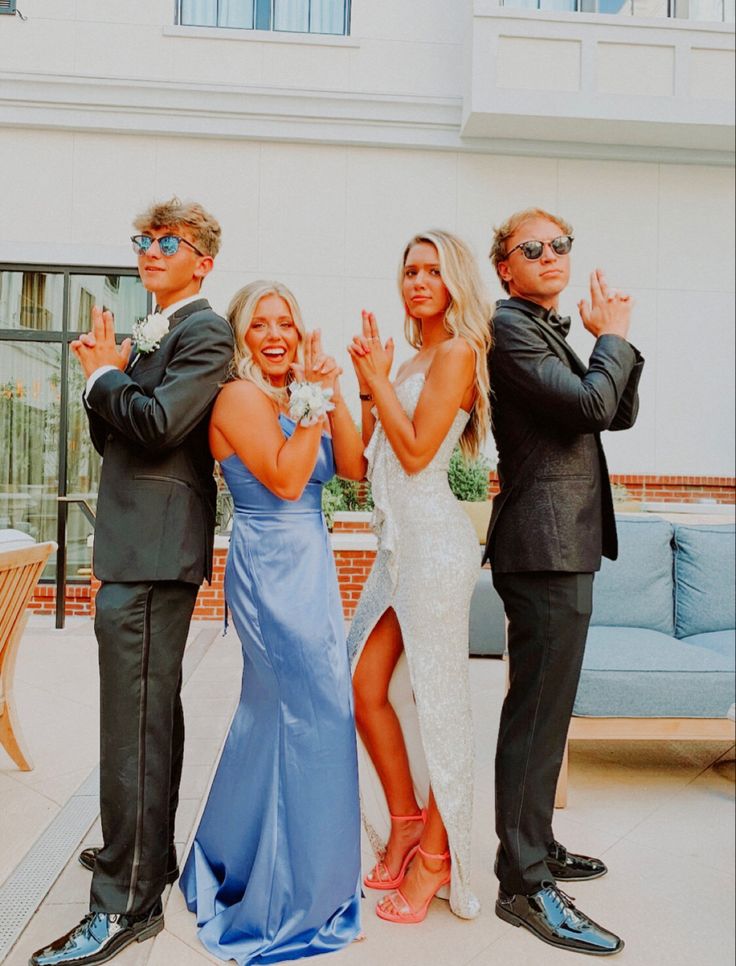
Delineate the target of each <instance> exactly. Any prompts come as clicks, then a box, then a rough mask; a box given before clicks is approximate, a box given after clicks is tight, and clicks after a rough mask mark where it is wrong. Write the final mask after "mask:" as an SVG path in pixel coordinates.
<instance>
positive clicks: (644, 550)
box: [590, 514, 674, 635]
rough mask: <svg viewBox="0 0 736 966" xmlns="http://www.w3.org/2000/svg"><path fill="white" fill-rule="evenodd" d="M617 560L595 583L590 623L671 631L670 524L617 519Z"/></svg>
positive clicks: (610, 562)
mask: <svg viewBox="0 0 736 966" xmlns="http://www.w3.org/2000/svg"><path fill="white" fill-rule="evenodd" d="M616 529H617V531H618V560H604V561H603V563H602V565H601V570H600V573H599V574H596V577H595V580H594V581H593V615H592V617H591V621H590V622H591V624H592V625H594V626H603V627H644V628H647V629H648V630H652V631H660V632H661V633H662V634H670V635H672V634H673V633H674V619H673V609H674V607H673V593H674V587H673V577H672V543H671V541H672V524H671V523H669V522H668V521H667V520H662V519H661V518H659V517H647V516H644V515H641V514H637V515H633V514H632V515H631V516H618V517H616Z"/></svg>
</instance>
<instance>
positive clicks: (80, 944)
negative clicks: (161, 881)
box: [28, 902, 164, 966]
mask: <svg viewBox="0 0 736 966" xmlns="http://www.w3.org/2000/svg"><path fill="white" fill-rule="evenodd" d="M163 928H164V916H163V912H162V910H161V903H160V902H158V903H156V905H155V906H154V908H153V909H152V910H151V911H150V912H149V913H147V914H146V915H143V916H127V915H110V914H109V913H106V912H90V913H88V914H87V915H86V916H85V917H84V919H82V921H81V922H80V923H79V925H78V926H75V927H74V929H72V930H71V932H68V933H67V934H66V935H65V936H62V937H61V938H60V939H57V940H56V941H55V942H53V943H51V944H50V945H49V946H45V947H44V948H43V949H39V950H37V951H36V952H35V953H34V954H33V955H32V956H31V958H30V959H29V961H28V966H98V964H99V963H107V962H109V961H110V960H111V959H112V958H113V957H114V956H117V954H118V953H119V952H120V951H121V950H122V949H125V947H126V946H129V945H130V944H131V943H133V942H138V943H142V942H143V941H144V940H145V939H151V938H152V937H153V936H155V935H157V933H160V932H161V930H162V929H163Z"/></svg>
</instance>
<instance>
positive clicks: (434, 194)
mask: <svg viewBox="0 0 736 966" xmlns="http://www.w3.org/2000/svg"><path fill="white" fill-rule="evenodd" d="M520 3H522V4H523V7H522V6H518V5H517V6H514V7H511V6H499V5H497V3H496V2H495V0H352V2H349V0H311V2H310V0H265V2H264V0H180V2H175V0H125V2H120V0H70V2H63V0H17V8H18V10H19V12H20V13H21V14H22V15H23V18H24V19H21V17H20V16H18V15H15V16H14V15H12V14H11V13H10V9H8V12H7V14H2V8H3V6H5V7H7V8H12V7H14V6H15V5H16V4H15V3H14V2H11V0H2V2H1V3H0V14H2V15H0V171H2V176H3V182H2V189H1V194H0V198H1V199H2V200H1V201H0V215H1V217H0V273H2V272H3V271H5V272H6V273H7V272H10V271H11V269H12V271H13V272H14V273H15V281H14V284H15V286H16V288H17V286H18V281H17V276H18V273H20V274H21V275H23V274H24V273H28V272H32V271H34V270H36V271H38V268H39V266H40V267H43V268H44V269H45V270H48V269H51V268H53V267H54V266H61V267H64V270H65V271H67V273H70V274H68V276H67V277H68V278H70V279H71V281H70V282H68V283H66V284H67V289H66V291H67V293H68V298H71V297H72V294H73V293H74V292H76V291H77V289H76V288H75V283H74V277H75V275H74V270H75V266H76V267H78V268H77V270H78V272H79V273H82V274H83V273H84V272H85V271H92V270H94V272H96V273H97V274H99V273H101V272H103V270H108V272H109V274H110V277H113V278H118V275H119V273H121V271H122V270H128V271H130V270H132V269H133V268H134V264H135V261H134V257H133V255H132V252H131V250H130V245H129V243H128V237H129V235H130V234H131V218H132V216H133V215H134V214H135V213H137V212H138V211H139V210H141V209H142V208H144V207H146V206H147V205H148V204H149V203H150V202H151V201H152V200H153V199H161V198H164V197H167V196H170V195H172V194H174V193H175V194H177V195H179V196H180V197H182V198H196V199H198V200H200V201H201V202H202V203H203V204H204V205H205V206H206V207H207V208H209V209H210V210H211V211H212V212H213V213H214V214H215V215H216V216H217V217H218V218H219V219H220V221H221V223H222V226H223V248H222V252H221V254H220V256H219V257H218V259H217V266H216V269H215V271H214V273H213V274H212V275H211V276H210V278H209V279H208V282H207V288H206V291H207V294H208V295H209V297H210V299H211V301H212V302H213V304H214V305H215V307H216V308H218V309H219V310H221V311H224V310H225V308H226V307H227V303H228V301H229V298H230V296H231V295H232V293H233V292H234V291H235V290H236V289H237V288H238V287H240V286H241V285H243V284H245V283H246V282H248V281H251V280H253V279H255V278H277V279H280V280H282V281H284V282H285V283H286V284H288V285H289V286H290V287H291V288H292V289H293V290H294V292H295V294H296V295H297V298H298V299H299V301H300V303H301V305H302V309H303V312H304V316H305V319H306V320H307V322H308V325H310V326H320V327H321V328H322V330H323V333H324V337H325V342H326V343H327V345H328V346H329V347H330V348H331V349H332V350H333V351H334V352H335V354H337V355H338V357H339V358H341V359H342V360H343V361H344V363H345V365H346V369H347V370H349V365H348V357H347V353H346V352H345V346H346V344H347V343H348V342H349V340H350V337H351V335H352V334H353V332H354V331H356V327H357V326H358V322H359V318H360V310H361V308H363V307H367V308H371V309H372V310H374V311H375V312H376V315H377V317H378V319H379V323H381V325H382V328H383V331H384V333H385V334H386V335H389V334H392V335H394V337H396V338H397V339H401V338H402V312H401V307H400V304H399V301H398V296H397V291H396V271H397V264H398V259H399V256H400V254H401V251H402V248H403V245H404V243H405V241H406V240H407V239H408V237H409V236H411V235H412V234H414V233H415V232H417V231H419V230H421V229H424V228H429V227H435V226H436V227H442V228H446V229H449V230H451V231H455V232H457V233H458V234H459V235H461V236H462V237H464V238H465V239H466V240H467V241H468V242H470V244H471V245H472V247H473V248H474V250H475V252H476V254H477V256H478V258H479V260H480V262H481V264H482V267H483V273H484V275H485V278H486V279H487V282H488V285H489V288H490V290H491V293H492V295H493V296H494V297H500V296H501V294H502V293H501V290H500V288H499V286H498V284H497V282H496V280H495V277H494V276H493V273H492V272H491V270H490V265H489V264H488V261H487V252H488V248H489V242H490V237H491V230H492V226H493V225H494V224H498V223H499V222H500V221H501V220H503V219H504V218H505V217H506V216H507V215H508V214H510V213H511V212H512V211H514V210H516V209H518V208H521V207H527V206H530V205H539V206H542V207H545V208H548V209H549V210H551V211H553V212H558V213H560V214H561V215H563V216H564V217H565V218H566V219H567V220H569V221H570V222H571V223H572V224H573V226H574V229H575V237H576V241H575V248H574V252H573V256H574V257H573V263H574V271H573V280H572V285H571V287H570V289H569V290H568V291H567V292H566V294H565V296H564V300H563V306H562V307H563V309H565V310H567V311H569V312H571V313H572V314H573V315H575V314H576V313H575V303H576V301H577V300H578V299H579V298H580V297H581V295H583V294H584V293H585V286H586V279H587V276H588V273H589V272H590V270H591V269H592V268H594V267H595V266H602V267H604V268H605V269H606V271H607V274H608V276H609V279H610V281H611V283H612V284H613V285H614V286H616V287H619V288H622V289H625V290H627V291H630V292H631V293H632V294H633V295H634V297H635V299H636V309H635V317H634V323H633V326H632V331H631V338H632V341H633V342H635V344H636V345H637V346H638V347H640V349H641V351H642V352H643V354H644V355H645V357H646V359H647V366H646V370H645V374H644V378H643V380H642V386H641V396H642V406H641V415H640V419H639V422H638V425H637V427H636V429H635V430H634V431H632V432H630V433H624V434H616V435H612V436H611V437H610V438H609V439H608V441H607V451H608V454H609V457H610V459H609V462H610V465H611V470H612V472H614V473H618V474H644V475H668V474H670V475H672V474H675V475H684V476H697V477H701V476H712V477H733V475H734V469H733V455H734V454H733V436H734V423H733V419H734V417H733V412H734V406H733V354H734V318H733V289H734V277H733V264H734V230H733V228H734V226H733V210H734V180H733V161H734V155H733V147H734V145H733V137H734V117H733V112H734V35H733V22H732V21H733V0H690V3H689V4H688V3H686V2H684V0H679V2H678V4H677V5H675V2H674V0H628V2H627V3H624V4H623V5H622V4H621V2H620V0H549V2H548V3H545V0H520ZM540 5H541V6H542V7H545V6H550V7H555V6H556V7H558V8H564V9H536V8H537V7H539V6H540ZM668 6H669V7H670V9H668ZM585 10H590V11H592V12H584V11H585ZM596 10H599V11H601V12H595V11H596ZM616 10H617V11H618V12H615V11H616ZM603 11H608V12H603ZM668 13H669V14H671V16H667V14H668ZM697 18H701V19H697ZM264 28H265V29H264ZM310 30H311V31H312V32H311V33H310V32H309V31H310ZM318 31H327V32H318ZM116 273H117V274H116ZM1 277H2V275H1V274H0V278H1ZM9 284H10V283H9V282H8V283H6V292H7V291H9V288H8V286H9ZM134 284H135V283H134V282H133V281H130V280H123V281H122V282H121V281H120V279H119V278H118V281H117V285H118V291H121V290H122V289H126V286H128V287H129V286H130V285H134ZM121 286H122V289H121ZM77 288H78V286H77ZM91 288H92V290H94V287H93V286H92V287H91ZM89 290H90V286H87V287H86V288H85V291H89ZM126 291H127V289H126ZM64 297H67V296H64ZM75 297H76V298H77V303H75V304H78V302H79V297H78V296H75ZM85 297H88V296H85ZM131 297H132V298H134V296H131V295H130V293H128V294H127V295H126V296H125V298H124V299H123V301H122V302H121V303H115V304H120V305H126V306H129V305H130V304H131V303H130V298H131ZM7 301H8V300H7V298H6V302H3V295H2V291H1V290H0V306H2V305H6V303H7ZM3 311H4V312H5V317H4V318H0V338H2V339H4V340H5V342H2V341H0V355H4V356H5V357H6V359H9V354H8V351H7V350H8V348H9V347H10V346H16V345H17V344H18V341H17V340H16V341H13V336H14V335H15V336H17V335H18V333H19V332H20V330H21V329H23V324H22V321H21V314H22V313H21V311H20V309H17V310H15V312H14V311H13V309H12V307H10V308H6V309H4V310H3ZM58 311H59V312H61V309H59V310H58ZM75 313H76V314H75ZM78 317H79V314H78V311H77V309H76V308H75V309H74V311H72V310H71V309H69V307H68V306H67V317H66V320H65V321H64V325H63V326H62V324H61V321H60V319H61V316H60V315H59V314H58V313H57V322H56V323H55V324H56V326H57V328H56V331H57V332H60V333H61V335H60V336H59V340H60V344H63V342H64V341H65V340H66V341H68V337H69V336H70V335H71V333H72V332H73V331H74V329H75V326H76V323H75V319H76V318H78ZM118 321H119V323H121V319H120V318H119V319H118ZM64 326H65V328H64ZM125 327H126V325H125V324H122V328H125ZM127 327H128V328H129V325H127ZM21 335H22V337H23V338H26V336H27V333H25V334H23V333H21ZM19 338H20V337H19ZM571 341H572V343H573V344H574V346H575V347H576V349H578V351H579V352H580V353H581V354H583V355H586V353H587V352H588V351H589V349H590V345H591V339H590V337H589V336H588V335H587V334H586V333H585V332H584V331H583V329H582V325H581V324H577V325H574V326H573V333H572V335H571ZM62 354H63V353H62ZM0 365H2V364H0ZM6 375H8V373H5V374H2V373H0V383H3V384H4V383H5V382H6V381H7V379H6ZM346 376H347V381H348V384H349V388H350V390H351V391H352V390H354V380H353V379H352V377H351V375H350V372H349V371H348V372H347V374H346ZM65 378H66V377H65ZM355 410H356V413H357V406H356V407H355ZM79 445H82V444H81V443H80V444H79ZM1 483H2V481H0V484H1ZM70 486H71V487H72V488H74V482H73V481H72V482H71V483H70Z"/></svg>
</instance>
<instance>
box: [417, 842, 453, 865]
mask: <svg viewBox="0 0 736 966" xmlns="http://www.w3.org/2000/svg"><path fill="white" fill-rule="evenodd" d="M419 854H420V855H422V856H424V858H425V859H437V861H440V860H441V861H443V862H444V861H445V859H449V858H450V853H449V852H443V853H442V855H437V854H436V853H434V852H425V851H424V849H423V848H422V847H421V845H420V846H419Z"/></svg>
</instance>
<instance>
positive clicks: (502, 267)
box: [496, 262, 513, 282]
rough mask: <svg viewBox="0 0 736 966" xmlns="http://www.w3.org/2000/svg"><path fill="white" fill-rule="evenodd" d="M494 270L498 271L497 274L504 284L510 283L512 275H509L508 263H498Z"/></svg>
mask: <svg viewBox="0 0 736 966" xmlns="http://www.w3.org/2000/svg"><path fill="white" fill-rule="evenodd" d="M496 268H497V270H498V274H499V275H500V276H501V278H502V279H503V280H504V282H510V281H511V279H512V278H513V275H512V274H511V269H510V268H509V263H508V262H499V263H498V264H497V266H496Z"/></svg>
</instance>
